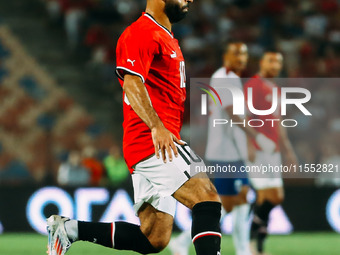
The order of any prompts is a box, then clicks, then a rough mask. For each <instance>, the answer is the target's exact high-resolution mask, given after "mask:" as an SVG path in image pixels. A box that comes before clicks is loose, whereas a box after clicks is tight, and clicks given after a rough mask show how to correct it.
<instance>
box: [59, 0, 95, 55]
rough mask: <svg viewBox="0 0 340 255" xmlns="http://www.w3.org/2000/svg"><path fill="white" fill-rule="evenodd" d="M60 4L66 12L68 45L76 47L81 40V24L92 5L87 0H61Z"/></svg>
mask: <svg viewBox="0 0 340 255" xmlns="http://www.w3.org/2000/svg"><path fill="white" fill-rule="evenodd" d="M60 5H61V9H62V11H63V13H64V14H65V16H64V18H65V31H66V34H67V40H68V45H69V47H70V48H71V49H75V48H76V46H77V45H78V43H79V40H80V32H81V25H82V22H83V20H84V19H85V17H86V11H87V10H88V9H89V8H90V7H91V6H92V5H91V2H90V1H87V0H60Z"/></svg>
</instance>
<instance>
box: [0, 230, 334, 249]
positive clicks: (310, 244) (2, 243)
mask: <svg viewBox="0 0 340 255" xmlns="http://www.w3.org/2000/svg"><path fill="white" fill-rule="evenodd" d="M46 244H47V237H45V236H40V235H37V234H2V235H0V254H1V255H23V254H25V255H37V254H46V253H45V251H46ZM266 247H267V251H268V253H270V254H273V255H287V254H289V255H307V254H308V255H323V254H325V255H326V254H327V255H338V254H340V235H339V234H336V233H328V232H327V233H298V234H293V235H289V236H270V237H269V239H268V241H267V245H266ZM94 254H100V255H132V254H137V253H134V252H122V251H115V250H112V249H109V248H105V247H101V246H99V245H95V244H90V243H84V242H79V243H74V244H73V245H72V247H71V249H70V250H69V252H68V253H67V255H94ZM159 254H161V255H170V252H169V251H168V249H165V250H164V251H163V252H161V253H159ZM194 254H195V253H194V250H193V247H191V248H190V255H194ZM222 254H223V255H228V254H235V253H234V249H233V246H232V240H231V237H230V236H223V240H222Z"/></svg>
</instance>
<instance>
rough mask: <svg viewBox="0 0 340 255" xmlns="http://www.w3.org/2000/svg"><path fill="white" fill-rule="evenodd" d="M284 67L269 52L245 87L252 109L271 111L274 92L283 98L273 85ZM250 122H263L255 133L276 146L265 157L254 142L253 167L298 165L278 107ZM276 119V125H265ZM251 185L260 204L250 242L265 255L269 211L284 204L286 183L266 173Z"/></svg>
mask: <svg viewBox="0 0 340 255" xmlns="http://www.w3.org/2000/svg"><path fill="white" fill-rule="evenodd" d="M282 65H283V56H282V54H281V53H279V52H271V51H268V52H266V53H265V54H264V55H263V57H262V59H261V60H260V71H259V73H258V74H256V75H255V76H253V77H252V79H251V80H250V81H248V83H247V84H246V85H245V86H244V92H245V96H246V98H247V99H248V88H252V91H253V93H252V98H253V106H254V108H255V109H257V110H268V109H270V108H271V106H272V100H273V89H274V88H276V89H277V91H278V95H280V88H279V87H278V86H277V85H276V84H275V83H274V81H273V79H274V78H275V77H277V76H278V75H279V74H280V72H281V70H282ZM249 119H257V120H262V121H263V123H264V125H263V126H262V127H257V128H256V130H257V131H258V132H260V133H262V134H264V135H265V136H266V137H268V138H270V139H271V140H272V141H274V142H275V144H276V149H275V152H274V153H266V152H264V151H262V150H261V149H260V147H259V146H258V144H256V142H255V141H253V143H252V144H253V146H251V145H250V147H253V148H254V149H255V150H256V152H255V160H254V162H252V164H254V165H267V166H268V165H271V166H280V165H281V164H282V162H281V154H282V156H283V158H284V159H285V161H286V163H287V164H296V163H297V158H296V156H295V153H294V150H293V147H292V145H291V143H290V141H289V139H288V135H287V131H286V129H285V128H284V127H283V126H282V125H281V124H280V121H278V120H280V119H281V116H280V109H279V107H278V108H277V109H276V111H275V112H274V113H272V114H270V115H251V114H250V116H249ZM270 119H274V120H276V121H266V120H270ZM249 175H250V177H251V178H250V181H251V184H252V186H253V187H254V188H255V189H256V193H257V200H256V203H255V206H254V218H253V221H252V225H251V236H250V238H251V242H252V246H253V247H252V248H253V249H254V253H255V254H263V252H264V241H265V238H266V236H267V225H268V219H269V214H270V211H271V210H272V209H273V208H274V207H275V206H277V205H279V204H281V203H282V202H283V198H284V191H283V181H282V178H281V174H280V173H267V174H265V176H263V175H262V176H258V174H257V176H254V175H253V176H252V174H251V173H250V174H249Z"/></svg>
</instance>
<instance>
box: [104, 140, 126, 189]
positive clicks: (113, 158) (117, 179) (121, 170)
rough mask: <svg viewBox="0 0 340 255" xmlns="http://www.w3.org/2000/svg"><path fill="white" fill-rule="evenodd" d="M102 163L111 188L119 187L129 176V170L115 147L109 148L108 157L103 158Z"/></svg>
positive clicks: (118, 149)
mask: <svg viewBox="0 0 340 255" xmlns="http://www.w3.org/2000/svg"><path fill="white" fill-rule="evenodd" d="M103 162H104V166H105V169H106V171H107V175H108V177H109V181H110V184H112V185H113V186H118V185H120V184H121V183H122V182H124V181H125V180H126V179H127V177H128V176H129V170H128V168H127V166H126V163H125V160H124V158H123V157H122V155H121V151H120V148H119V147H118V146H117V145H114V146H112V147H111V148H110V151H109V155H107V156H106V157H105V158H104V161H103Z"/></svg>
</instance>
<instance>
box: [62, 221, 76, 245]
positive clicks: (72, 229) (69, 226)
mask: <svg viewBox="0 0 340 255" xmlns="http://www.w3.org/2000/svg"><path fill="white" fill-rule="evenodd" d="M65 230H66V233H67V237H68V239H70V240H71V241H72V242H75V241H77V240H78V221H76V220H68V221H66V222H65Z"/></svg>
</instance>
